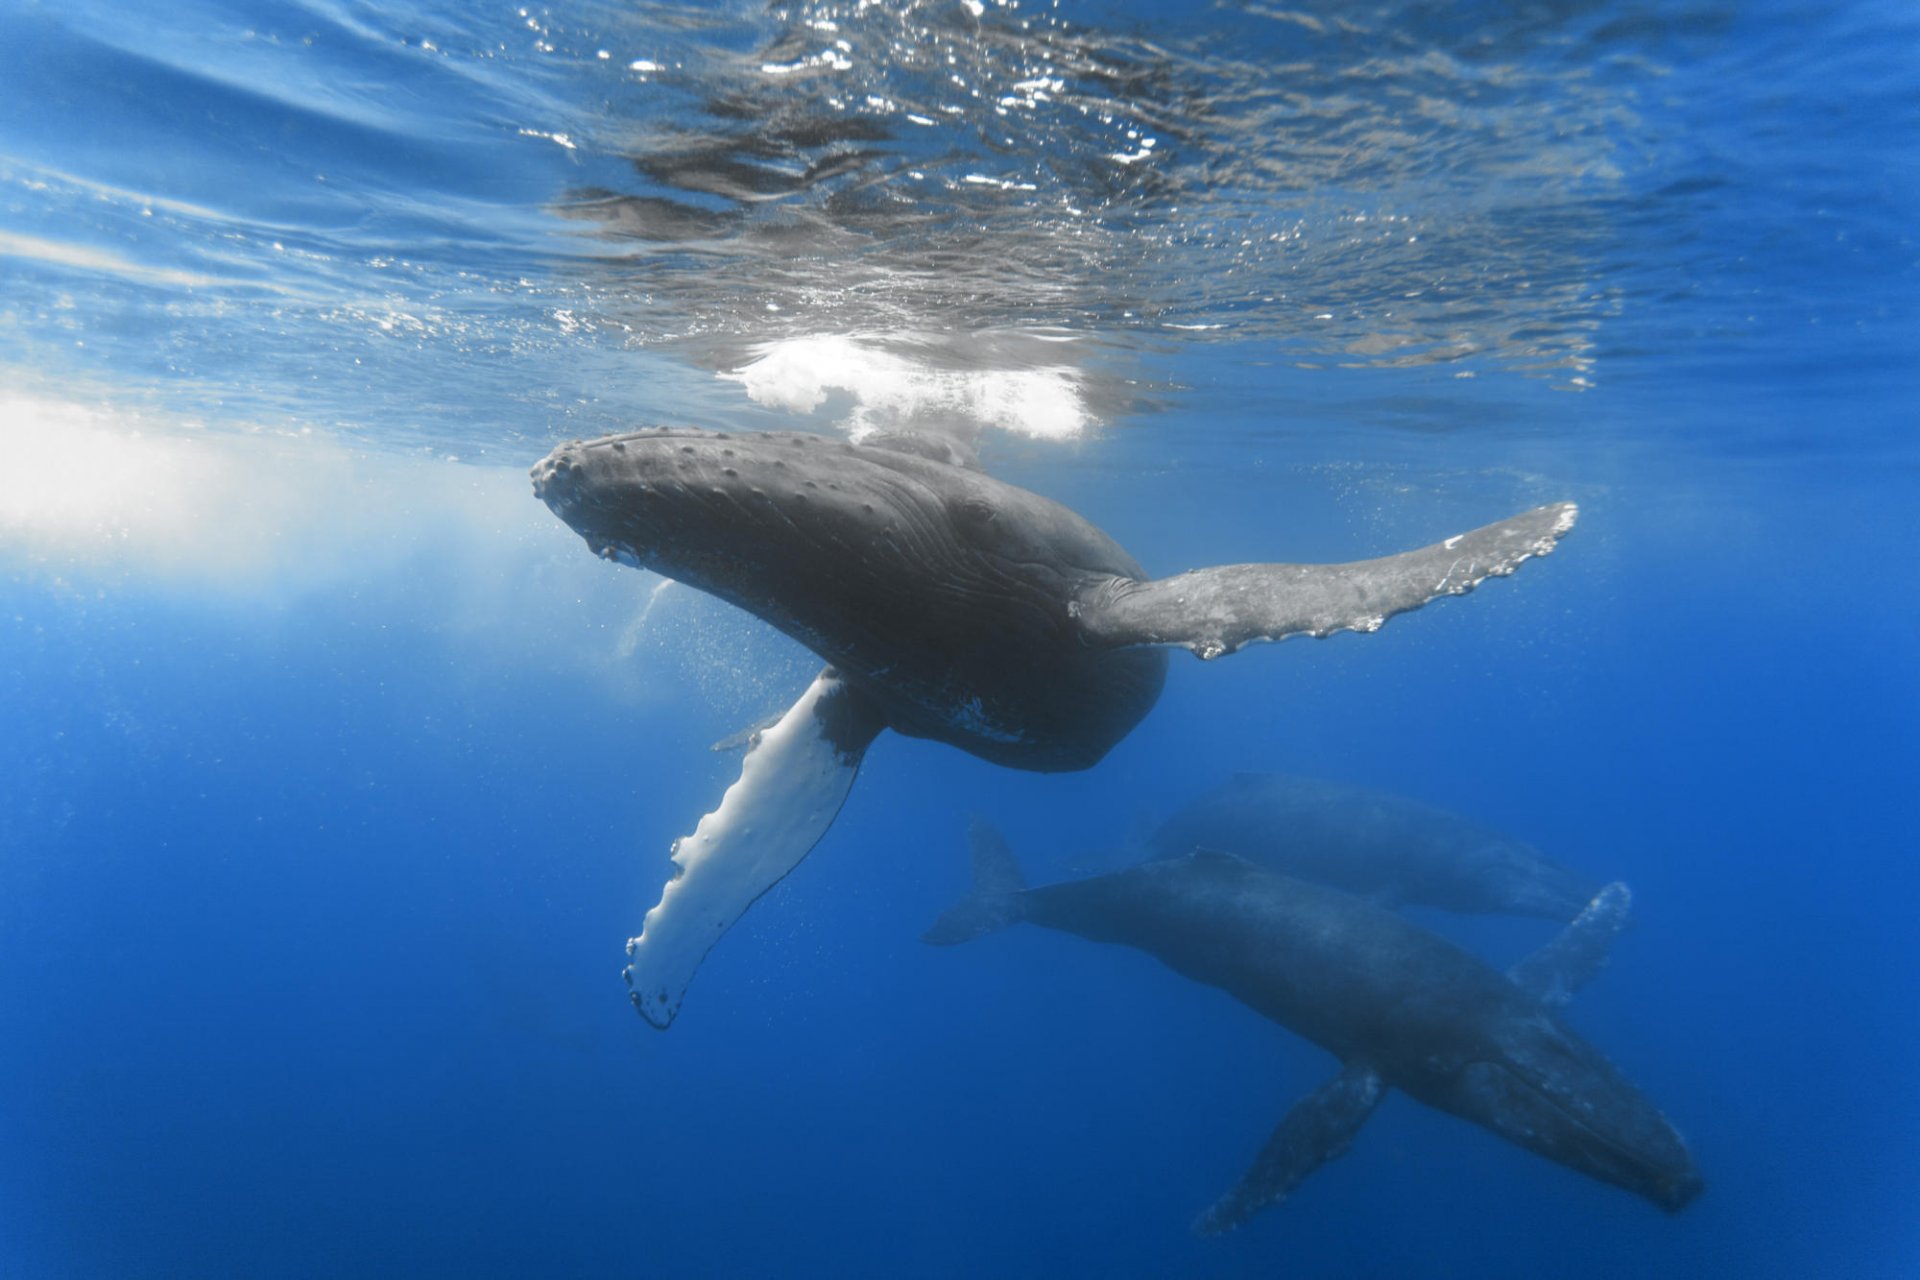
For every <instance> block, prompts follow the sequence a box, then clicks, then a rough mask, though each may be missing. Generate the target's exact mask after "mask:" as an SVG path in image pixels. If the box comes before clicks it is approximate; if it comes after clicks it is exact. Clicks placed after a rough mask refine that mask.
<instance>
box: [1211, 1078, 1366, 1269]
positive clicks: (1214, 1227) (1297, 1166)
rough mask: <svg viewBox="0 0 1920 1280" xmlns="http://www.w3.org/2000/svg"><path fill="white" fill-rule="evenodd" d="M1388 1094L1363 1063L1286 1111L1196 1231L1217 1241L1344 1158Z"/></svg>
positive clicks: (1330, 1081)
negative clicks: (1325, 1166)
mask: <svg viewBox="0 0 1920 1280" xmlns="http://www.w3.org/2000/svg"><path fill="white" fill-rule="evenodd" d="M1386 1093H1387V1086H1386V1083H1385V1082H1384V1081H1383V1080H1381V1079H1380V1073H1379V1072H1377V1071H1375V1070H1374V1069H1373V1068H1372V1067H1369V1066H1365V1065H1363V1064H1361V1063H1348V1064H1347V1067H1346V1069H1345V1070H1343V1071H1342V1072H1341V1073H1340V1074H1339V1075H1337V1076H1335V1077H1334V1078H1333V1079H1331V1080H1329V1081H1327V1083H1325V1084H1323V1085H1321V1086H1320V1087H1319V1088H1318V1089H1315V1090H1314V1091H1313V1092H1312V1093H1310V1094H1308V1095H1307V1096H1306V1097H1304V1098H1302V1099H1301V1100H1300V1101H1299V1102H1298V1103H1296V1104H1295V1105H1294V1108H1293V1110H1291V1111H1289V1112H1287V1115H1286V1118H1285V1119H1283V1120H1282V1121H1281V1122H1280V1126H1279V1127H1278V1128H1277V1129H1275V1130H1274V1131H1273V1136H1272V1137H1271V1138H1268V1139H1267V1145H1266V1146H1265V1147H1262V1148H1261V1150H1260V1154H1259V1155H1258V1156H1257V1157H1255V1159H1254V1162H1253V1166H1252V1167H1251V1168H1250V1169H1248V1170H1247V1173H1246V1176H1245V1177H1243V1178H1241V1179H1240V1185H1239V1186H1237V1187H1235V1188H1234V1189H1233V1190H1231V1191H1229V1192H1227V1194H1225V1195H1224V1196H1221V1197H1220V1199H1218V1200H1217V1201H1215V1202H1214V1204H1213V1207H1212V1208H1210V1209H1208V1210H1207V1211H1206V1212H1205V1213H1203V1214H1201V1215H1200V1218H1199V1220H1198V1221H1196V1222H1195V1223H1194V1224H1193V1229H1194V1231H1195V1232H1196V1233H1198V1234H1200V1235H1203V1236H1217V1235H1219V1234H1221V1233H1222V1232H1225V1231H1231V1230H1233V1229H1234V1228H1235V1227H1237V1226H1240V1225H1241V1224H1242V1223H1244V1222H1246V1221H1247V1220H1248V1219H1249V1218H1251V1217H1253V1215H1255V1214H1256V1213H1259V1212H1260V1211H1261V1210H1262V1209H1266V1208H1270V1207H1272V1206H1273V1205H1276V1204H1278V1203H1280V1201H1282V1200H1284V1199H1286V1198H1287V1196H1289V1195H1291V1194H1292V1192H1293V1189H1294V1188H1295V1187H1297V1186H1299V1185H1300V1184H1301V1183H1302V1182H1304V1181H1305V1180H1306V1177H1307V1175H1308V1174H1310V1173H1312V1172H1313V1171H1314V1170H1315V1169H1318V1168H1319V1167H1320V1166H1321V1165H1323V1164H1325V1163H1326V1162H1327V1161H1329V1160H1334V1159H1338V1158H1339V1157H1340V1156H1343V1155H1345V1154H1346V1153H1347V1148H1348V1147H1350V1146H1352V1145H1353V1135H1354V1134H1356V1133H1358V1132H1359V1131H1360V1126H1361V1125H1363V1124H1365V1123H1366V1122H1367V1117H1368V1116H1370V1115H1372V1114H1373V1109H1374V1108H1375V1107H1377V1106H1379V1105H1380V1100H1381V1099H1382V1098H1384V1097H1385V1096H1386Z"/></svg>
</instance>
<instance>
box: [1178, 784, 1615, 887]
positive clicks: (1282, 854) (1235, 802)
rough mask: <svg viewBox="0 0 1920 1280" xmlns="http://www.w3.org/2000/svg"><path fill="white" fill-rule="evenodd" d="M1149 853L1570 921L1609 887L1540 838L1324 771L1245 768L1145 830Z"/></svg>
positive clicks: (1336, 884)
mask: <svg viewBox="0 0 1920 1280" xmlns="http://www.w3.org/2000/svg"><path fill="white" fill-rule="evenodd" d="M1147 849H1148V855H1149V856H1150V857H1156V858H1176V857H1180V856H1182V855H1183V854H1187V853H1190V852H1192V851H1193V850H1195V849H1214V850H1218V851H1219V852H1221V853H1237V854H1239V855H1240V856H1241V857H1243V858H1246V859H1247V860H1248V861H1250V862H1256V863H1258V864H1260V865H1261V866H1263V867H1266V868H1268V869H1269V870H1273V871H1278V872H1280V873H1282V874H1283V875H1291V876H1298V877H1299V878H1300V879H1302V880H1312V881H1314V882H1315V883H1317V884H1325V885H1332V886H1333V887H1334V888H1336V889H1345V890H1346V891H1347V892H1349V893H1357V894H1360V895H1362V896H1363V897H1368V898H1371V899H1373V900H1374V901H1376V902H1380V903H1382V904H1383V905H1392V906H1397V905H1401V904H1406V903H1412V904H1415V905H1419V906H1427V907H1440V908H1442V909H1444V910H1447V911H1458V912H1465V913H1473V912H1488V913H1493V912H1506V913H1510V914H1514V915H1527V916H1540V917H1544V918H1545V919H1549V920H1571V919H1573V918H1574V917H1575V916H1577V915H1579V914H1580V912H1581V911H1582V910H1584V909H1585V908H1586V905H1587V904H1588V903H1589V902H1590V901H1592V900H1593V896H1594V894H1596V893H1598V892H1599V891H1600V885H1599V883H1598V882H1596V881H1594V880H1590V879H1588V878H1587V877H1586V876H1583V875H1580V874H1578V873H1577V872H1574V871H1570V870H1568V869H1567V868H1566V867H1563V866H1561V865H1560V864H1559V863H1557V862H1554V861H1552V860H1551V859H1549V858H1548V857H1547V856H1546V855H1545V854H1543V853H1541V852H1540V851H1539V850H1538V849H1536V848H1534V847H1533V846H1532V845H1530V844H1528V843H1526V842H1525V841H1523V840H1515V839H1513V838H1511V837H1509V836H1504V835H1501V834H1500V833H1499V832H1497V831H1493V830H1491V829H1489V828H1487V827H1483V826H1481V825H1480V824H1479V823H1477V822H1474V821H1473V820H1471V819H1469V818H1464V817H1461V816H1460V815H1459V814H1456V813H1449V812H1448V811H1447V810H1445V809H1439V808H1435V807H1434V806H1432V805H1427V804H1422V803H1420V802H1419V801H1418V800H1410V799H1408V798H1407V797H1405V796H1398V795H1393V794H1391V793H1389V792H1385V791H1375V790H1372V789H1371V788H1368V787H1356V786H1351V785H1348V784H1347V783H1343V782H1331V781H1327V780H1325V779H1321V778H1302V777H1296V776H1293V775H1290V774H1284V773H1240V774H1235V775H1234V776H1233V778H1232V779H1231V780H1230V781H1228V782H1224V783H1222V784H1221V785H1219V786H1217V787H1215V788H1213V789H1212V790H1211V791H1208V792H1206V793H1205V794H1204V795H1201V796H1200V797H1198V798H1197V799H1195V800H1194V801H1193V802H1192V803H1191V804H1189V805H1187V806H1186V807H1185V808H1183V809H1181V810H1180V812H1178V813H1176V814H1174V815H1173V816H1172V817H1171V818H1168V819H1167V820H1166V821H1165V822H1164V823H1162V824H1161V825H1160V826H1159V827H1158V828H1157V829H1156V830H1155V831H1154V832H1153V834H1152V835H1151V836H1149V837H1148V839H1147Z"/></svg>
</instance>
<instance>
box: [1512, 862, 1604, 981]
mask: <svg viewBox="0 0 1920 1280" xmlns="http://www.w3.org/2000/svg"><path fill="white" fill-rule="evenodd" d="M1632 906H1633V895H1632V894H1630V893H1628V892H1627V886H1625V885H1624V884H1618V883H1615V884H1610V885H1608V886H1607V887H1606V888H1604V889H1602V890H1601V891H1600V892H1599V893H1597V894H1595V895H1594V898H1593V901H1592V902H1589V903H1588V904H1587V909H1586V910H1585V911H1582V912H1581V913H1580V914H1579V915H1577V916H1575V917H1574V918H1573V923H1572V924H1569V925H1568V926H1567V927H1566V928H1564V929H1562V930H1561V931H1560V936H1559V937H1557V938H1555V939H1554V940H1553V941H1552V942H1549V943H1548V944H1547V945H1546V946H1544V947H1542V948H1540V949H1539V950H1538V951H1536V952H1534V953H1533V954H1532V955H1530V956H1528V957H1527V958H1526V959H1524V960H1522V961H1520V963H1518V964H1516V965H1514V966H1513V968H1511V969H1509V970H1507V977H1508V979H1509V980H1511V981H1512V983H1513V985H1514V986H1516V987H1519V988H1520V989H1521V990H1522V991H1524V992H1526V993H1527V994H1528V995H1530V996H1532V997H1533V998H1534V999H1536V1000H1538V1001H1539V1002H1540V1003H1541V1004H1544V1005H1546V1006H1547V1007H1548V1008H1549V1009H1557V1008H1559V1007H1560V1006H1561V1005H1563V1004H1565V1003H1566V1002H1567V1001H1569V1000H1571V999H1573V996H1574V993H1575V992H1576V991H1578V990H1580V988H1582V987H1584V986H1586V985H1587V983H1589V982H1591V981H1593V976H1594V975H1595V974H1596V973H1599V972H1600V970H1601V969H1602V968H1603V967H1604V966H1605V965H1606V963H1607V956H1608V954H1609V953H1610V952H1611V951H1612V950H1613V940H1614V939H1615V938H1617V937H1619V936H1620V930H1622V929H1624V928H1625V927H1626V924H1627V912H1628V910H1629V909H1630V908H1631V907H1632Z"/></svg>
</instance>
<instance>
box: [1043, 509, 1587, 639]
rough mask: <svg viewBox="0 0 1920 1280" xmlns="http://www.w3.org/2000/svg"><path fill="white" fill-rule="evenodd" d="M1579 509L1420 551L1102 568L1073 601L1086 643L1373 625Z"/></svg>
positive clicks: (1514, 563) (1471, 581)
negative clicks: (1105, 573)
mask: <svg viewBox="0 0 1920 1280" xmlns="http://www.w3.org/2000/svg"><path fill="white" fill-rule="evenodd" d="M1577 514H1578V512H1577V511H1576V510H1575V509H1574V505H1573V504H1572V503H1571V502H1562V503H1559V504H1557V505H1555V506H1551V507H1539V508H1537V509H1535V510H1533V511H1527V512H1523V513H1521V514H1520V515H1517V516H1514V517H1512V518H1511V519H1507V520H1502V521H1500V522H1499V523H1498V524H1490V525H1487V526H1485V527H1484V528H1480V529H1475V530H1473V531H1472V532H1470V533H1462V534H1458V535H1456V536H1454V537H1451V538H1448V539H1447V540H1446V541H1444V542H1436V543H1434V544H1433V545H1432V546H1430V547H1422V548H1421V549H1420V550H1418V551H1407V552H1403V553H1401V554H1400V555H1397V556H1385V557H1382V558H1381V559H1378V560H1361V561H1357V562H1355V563H1353V564H1227V565H1220V566H1218V567H1216V568H1212V569H1195V570H1194V571H1193V572H1191V573H1183V574H1180V575H1178V576H1177V577H1172V578H1159V579H1156V580H1154V581H1151V582H1136V581H1132V580H1130V579H1125V578H1108V579H1105V580H1102V581H1101V582H1099V583H1097V584H1095V585H1093V586H1091V587H1090V588H1088V589H1087V590H1085V591H1083V592H1082V593H1081V594H1080V596H1079V597H1078V598H1077V599H1076V600H1074V602H1073V603H1072V605H1071V606H1070V607H1071V609H1072V612H1073V614H1074V616H1075V618H1077V619H1078V620H1079V623H1080V634H1081V636H1082V637H1083V638H1084V639H1085V640H1086V641H1087V643H1088V644H1091V645H1095V646H1097V647H1100V648H1123V647H1126V646H1129V645H1147V644H1151V645H1181V646H1184V647H1185V648H1188V649H1191V650H1193V652H1195V653H1197V654H1199V655H1200V656H1201V657H1202V658H1217V657H1219V656H1220V655H1221V654H1223V653H1232V652H1233V651H1234V650H1236V649H1239V648H1242V647H1244V646H1246V645H1249V644H1254V643H1256V642H1259V641H1272V640H1284V639H1286V638H1287V637H1289V636H1329V635H1332V634H1334V633H1335V632H1337V631H1377V630H1378V629H1379V628H1380V626H1381V624H1382V623H1384V622H1385V621H1386V620H1387V619H1388V618H1391V617H1392V616H1393V615H1394V614H1396V613H1405V612H1406V611H1407V610H1409V609H1418V608H1419V607H1420V606H1421V605H1423V604H1425V603H1427V602H1428V601H1429V600H1437V599H1439V598H1440V597H1441V596H1457V595H1464V594H1465V593H1466V592H1468V591H1471V590H1473V588H1474V587H1475V586H1476V585H1478V584H1479V583H1481V582H1484V581H1485V580H1486V579H1488V578H1495V577H1502V576H1504V575H1506V574H1509V573H1512V572H1513V571H1514V570H1515V569H1517V568H1518V567H1519V566H1520V564H1521V562H1523V561H1525V560H1529V559H1531V558H1532V557H1534V556H1543V555H1546V554H1547V553H1548V552H1549V551H1552V550H1553V547H1554V544H1555V543H1556V542H1558V541H1559V540H1560V538H1561V537H1562V536H1564V535H1565V534H1566V532H1567V531H1568V530H1569V529H1571V528H1573V522H1574V518H1575V516H1576V515H1577Z"/></svg>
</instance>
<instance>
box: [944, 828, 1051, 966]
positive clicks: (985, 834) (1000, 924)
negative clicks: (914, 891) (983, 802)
mask: <svg viewBox="0 0 1920 1280" xmlns="http://www.w3.org/2000/svg"><path fill="white" fill-rule="evenodd" d="M967 842H968V845H969V847H970V848H971V850H972V854H973V892H971V893H969V894H968V895H967V896H966V897H965V898H962V899H961V900H960V901H959V902H957V903H955V904H954V905H953V906H951V907H949V908H948V909H947V910H946V912H945V913H943V914H942V915H941V917H940V918H939V919H938V920H935V921H934V922H933V924H932V926H931V927H929V928H928V929H927V931H926V932H925V933H923V934H921V935H920V940H921V941H922V942H926V943H930V944H932V945H933V946H936V947H951V946H953V945H954V944H955V943H960V942H971V941H972V940H973V939H975V938H978V937H981V936H982V935H984V934H989V933H997V932H998V931H1000V930H1001V929H1004V928H1006V927H1007V926H1008V925H1010V924H1014V923H1016V922H1017V921H1018V920H1019V919H1020V893H1021V891H1022V890H1024V889H1025V888H1026V887H1027V878H1026V877H1025V876H1023V875H1021V874H1020V864H1019V863H1018V862H1015V861H1014V858H1013V850H1012V849H1010V848H1008V847H1007V841H1006V837H1004V836H1002V835H1001V834H1000V833H999V831H997V830H996V829H995V828H994V827H993V825H992V824H991V823H989V822H987V821H986V819H984V818H980V817H975V818H974V820H973V822H972V824H971V825H970V826H969V827H968V828H967Z"/></svg>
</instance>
